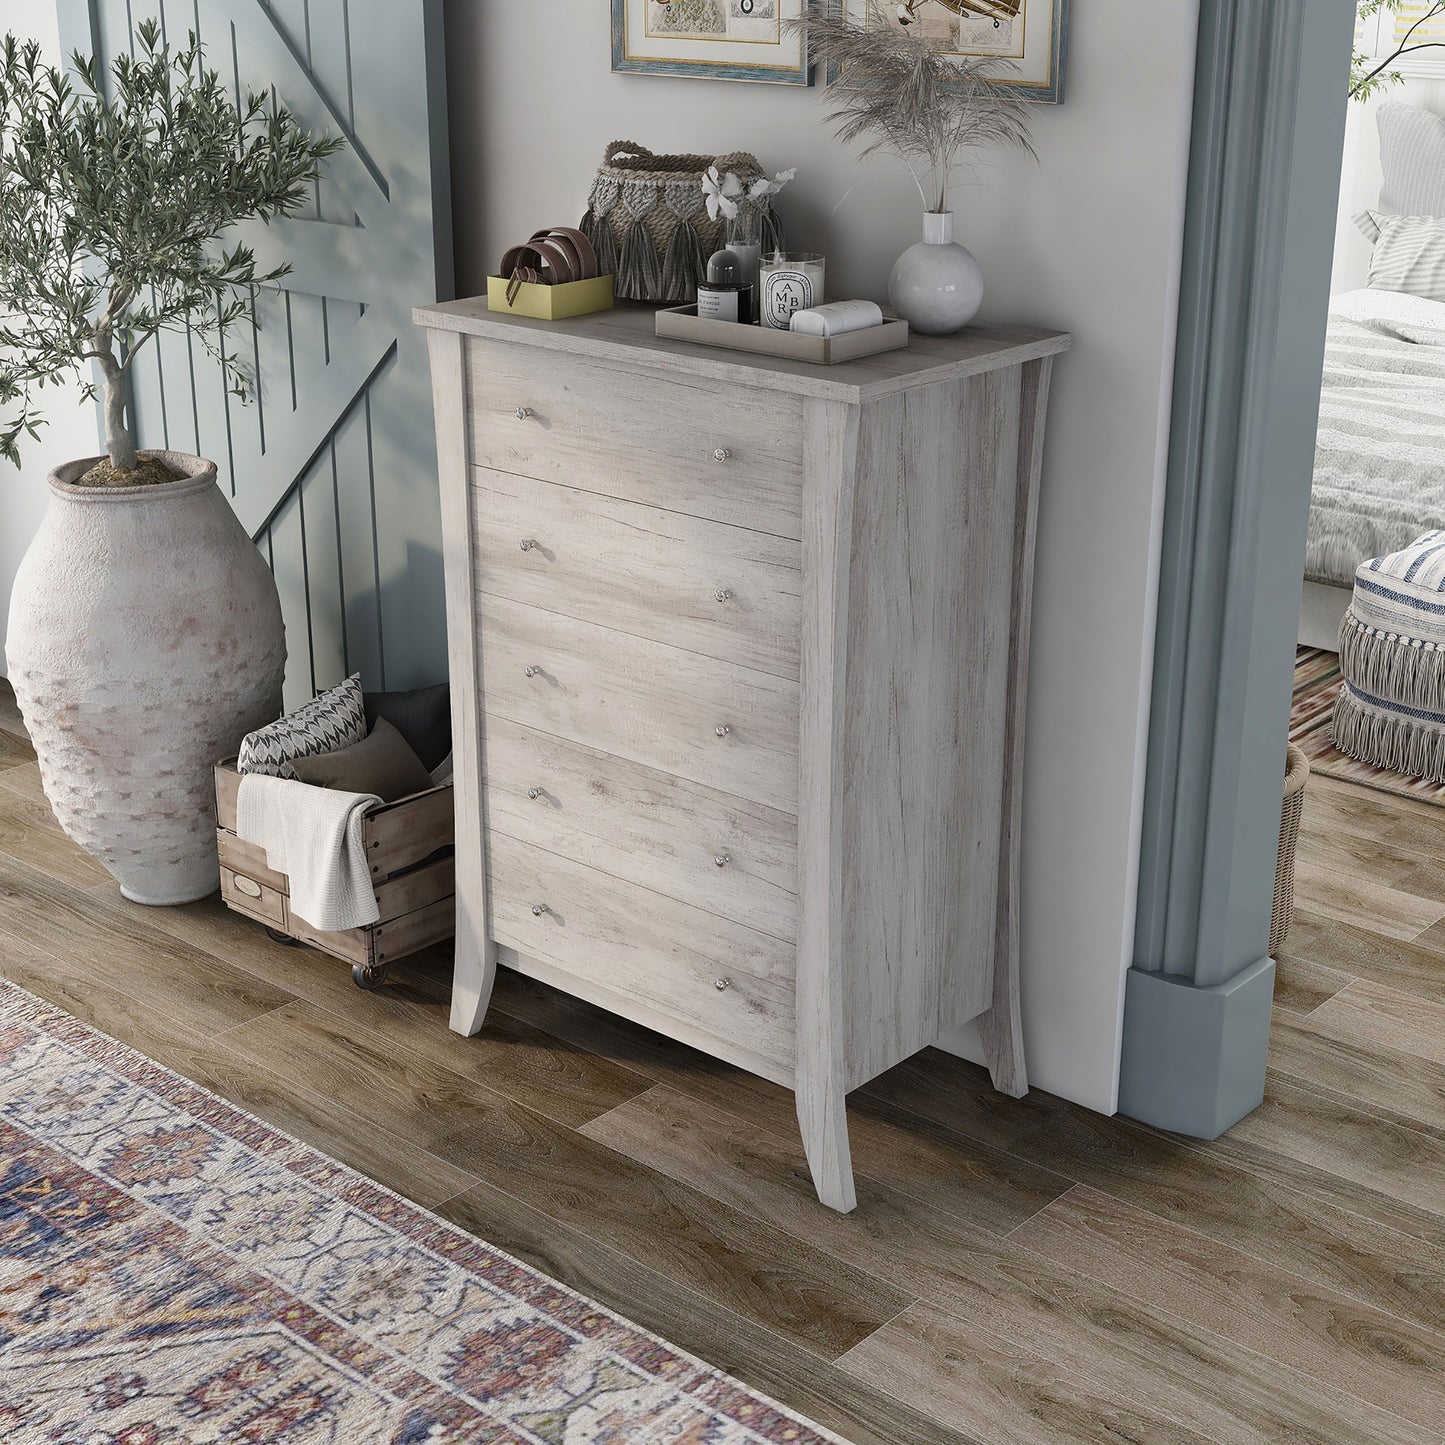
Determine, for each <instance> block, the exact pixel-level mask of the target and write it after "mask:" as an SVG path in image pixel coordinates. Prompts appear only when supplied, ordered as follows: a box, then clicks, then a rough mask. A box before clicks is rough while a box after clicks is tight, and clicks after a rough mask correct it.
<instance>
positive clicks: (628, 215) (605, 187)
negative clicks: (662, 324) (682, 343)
mask: <svg viewBox="0 0 1445 1445" xmlns="http://www.w3.org/2000/svg"><path fill="white" fill-rule="evenodd" d="M709 166H716V167H717V168H718V173H719V174H721V175H726V174H727V172H728V171H734V172H736V173H737V177H738V179H739V180H740V181H741V182H742V183H743V185H744V186H745V187H746V186H750V185H751V184H752V183H753V182H754V181H755V180H757V179H758V178H759V177H761V176H762V175H763V174H764V171H763V168H762V166H760V165H759V164H758V161H757V157H756V156H750V155H748V154H747V153H746V152H745V151H734V152H733V153H732V154H731V155H725V156H689V155H673V156H659V155H654V154H653V153H652V152H651V151H650V150H648V149H647V147H646V146H640V145H638V144H637V142H636V141H626V140H615V141H613V142H612V144H611V145H609V146H608V147H607V150H606V152H605V153H604V155H603V158H602V164H601V166H599V167H598V169H597V178H596V179H595V180H594V181H593V182H592V190H591V193H590V194H589V195H588V197H587V214H586V215H585V216H583V217H582V220H581V221H580V222H579V224H578V227H577V229H578V230H580V231H581V232H582V233H583V234H584V235H585V236H586V237H587V239H588V240H589V241H591V242H592V247H593V249H594V250H595V251H596V252H597V269H598V271H600V272H601V273H602V274H603V275H606V274H607V273H609V272H611V273H612V275H613V276H614V277H615V280H614V282H613V291H614V294H615V295H617V296H618V297H620V298H622V299H623V300H627V301H651V302H654V303H657V304H660V305H678V304H680V303H682V302H685V301H695V300H696V299H697V283H698V282H699V281H701V280H703V279H704V276H705V273H706V268H707V258H708V257H709V256H711V255H712V253H713V252H714V251H720V250H721V249H722V248H723V244H724V241H725V238H726V235H727V222H726V221H725V220H724V219H723V218H722V217H721V216H719V217H718V219H717V220H715V221H714V220H710V219H709V218H708V214H707V204H706V198H705V197H704V195H703V190H702V176H703V172H704V171H706V170H707V168H708V167H709ZM762 220H763V238H762V239H763V250H764V251H765V252H767V251H772V250H781V249H782V243H783V238H782V233H781V231H780V229H779V227H778V224H777V217H776V216H775V214H774V213H773V211H772V208H771V207H765V208H764V210H763V217H762Z"/></svg>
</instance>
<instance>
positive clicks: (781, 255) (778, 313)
mask: <svg viewBox="0 0 1445 1445" xmlns="http://www.w3.org/2000/svg"><path fill="white" fill-rule="evenodd" d="M758 291H759V301H758V309H759V312H760V313H761V315H760V317H759V319H760V320H761V321H762V324H763V325H764V326H771V327H773V328H774V330H779V331H786V330H787V329H788V323H789V322H790V321H791V320H792V319H793V312H795V311H804V310H806V309H807V308H808V307H809V306H821V305H822V303H823V257H822V256H820V255H818V254H817V252H815V251H775V252H774V253H773V254H772V255H771V256H764V257H763V259H762V262H761V264H760V265H759V267H758Z"/></svg>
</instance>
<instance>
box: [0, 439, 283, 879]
mask: <svg viewBox="0 0 1445 1445" xmlns="http://www.w3.org/2000/svg"><path fill="white" fill-rule="evenodd" d="M149 455H153V456H158V457H160V458H161V459H162V460H163V461H165V462H168V463H169V464H170V465H171V467H172V468H173V469H174V470H175V471H178V472H180V473H181V474H182V479H181V480H179V481H175V482H170V483H166V484H162V485H159V486H144V487H118V488H104V489H97V488H89V487H77V486H74V485H72V484H73V482H74V481H75V479H76V478H78V477H80V476H81V475H83V474H84V473H85V471H86V470H87V469H88V468H89V467H90V466H92V465H93V463H94V462H95V461H96V460H97V459H96V458H94V457H92V458H89V459H87V460H84V461H77V462H71V463H69V464H68V465H66V466H63V467H59V468H57V469H56V470H55V471H53V472H52V473H51V474H50V490H51V493H52V496H51V502H50V508H49V510H48V512H47V513H46V515H45V520H44V522H43V523H42V524H41V527H40V531H39V533H38V534H37V536H36V538H35V541H34V542H33V543H32V544H31V547H30V550H29V551H28V552H27V553H26V554H25V558H24V560H23V561H22V562H21V564H20V570H19V572H18V573H17V574H16V577H15V590H14V594H13V596H12V599H11V604H10V630H9V635H8V636H7V638H6V640H5V656H6V661H7V663H8V666H9V672H10V681H11V683H12V684H13V685H14V688H15V696H16V699H17V700H18V702H19V704H20V711H21V713H22V714H23V715H24V718H25V725H26V727H27V728H28V729H29V732H30V737H31V741H32V742H33V743H34V745H35V751H36V754H37V755H38V757H39V760H40V776H41V779H42V781H43V782H44V785H45V793H46V796H47V797H48V798H49V799H50V802H51V804H52V806H53V807H54V809H55V814H56V816H57V817H58V818H59V819H60V822H61V825H62V826H63V827H64V829H65V831H66V832H67V833H68V834H69V835H70V836H71V837H72V838H73V839H74V840H75V841H76V842H77V843H79V844H80V846H81V847H82V848H84V849H85V850H86V852H88V853H89V854H90V855H91V856H92V857H94V858H96V859H98V860H99V861H100V862H101V863H103V864H104V865H105V866H106V867H107V868H108V869H109V870H110V871H111V873H113V874H114V875H115V878H116V881H117V882H118V883H119V884H120V888H121V892H122V893H124V894H125V896H126V897H127V898H131V899H134V900H135V901H136V902H137V903H156V904H167V903H185V902H188V901H190V900H191V899H195V898H203V897H205V896H206V894H208V893H211V892H214V891H215V889H216V888H217V886H218V884H219V881H220V874H219V865H218V863H217V860H216V832H215V829H216V821H215V791H214V783H213V779H212V771H211V770H212V767H213V765H214V764H215V763H216V761H217V760H218V759H220V758H222V757H226V756H229V755H230V754H232V753H234V752H235V751H236V748H237V745H238V744H239V743H240V741H241V738H242V737H243V736H244V735H245V734H246V733H248V732H249V731H251V729H252V728H255V727H259V726H261V725H262V724H263V723H267V722H270V721H271V720H272V719H273V718H275V717H276V716H277V715H278V714H279V713H280V710H281V674H282V669H283V667H284V664H285V660H286V643H285V633H284V630H283V627H282V622H281V604H280V601H279V599H278V598H277V596H276V584H275V582H274V581H273V580H272V578H271V573H270V571H269V570H268V569H267V567H266V564H265V562H264V561H262V559H261V555H260V553H259V552H258V551H257V550H256V548H255V546H254V544H253V543H252V541H251V539H250V537H248V536H247V535H246V531H245V529H244V528H243V527H242V526H241V524H240V522H239V521H238V520H237V519H236V514H235V513H234V512H233V511H232V510H231V507H230V505H229V503H228V502H227V501H226V499H225V498H224V497H223V496H222V495H221V492H220V490H219V488H217V486H216V468H215V464H214V463H212V462H208V461H203V460H202V459H201V458H200V457H193V456H188V455H186V454H185V453H183V452H154V453H150V454H149Z"/></svg>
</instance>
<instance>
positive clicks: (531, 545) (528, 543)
mask: <svg viewBox="0 0 1445 1445" xmlns="http://www.w3.org/2000/svg"><path fill="white" fill-rule="evenodd" d="M522 550H523V551H524V552H535V551H536V550H537V539H536V538H535V537H523V538H522Z"/></svg>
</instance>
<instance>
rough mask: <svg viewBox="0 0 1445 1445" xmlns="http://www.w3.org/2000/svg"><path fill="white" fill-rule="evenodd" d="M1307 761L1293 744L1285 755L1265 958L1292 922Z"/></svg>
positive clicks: (1275, 950)
mask: <svg viewBox="0 0 1445 1445" xmlns="http://www.w3.org/2000/svg"><path fill="white" fill-rule="evenodd" d="M1309 779H1310V760H1309V759H1308V758H1307V757H1305V755H1304V754H1303V753H1302V752H1301V751H1300V750H1299V749H1298V748H1297V747H1295V745H1294V744H1293V743H1291V744H1290V745H1289V749H1288V752H1287V754H1286V762H1285V773H1284V804H1283V806H1282V808H1281V809H1280V815H1279V853H1278V855H1277V857H1276V860H1275V869H1274V916H1273V917H1272V918H1271V919H1270V924H1269V956H1270V957H1271V958H1274V957H1275V956H1276V955H1277V954H1278V953H1279V950H1280V947H1281V945H1282V944H1283V943H1284V939H1285V934H1287V933H1288V932H1289V926H1290V923H1291V922H1292V921H1293V919H1294V855H1295V848H1296V847H1297V846H1298V844H1299V825H1300V817H1301V815H1302V814H1303V813H1304V806H1305V784H1306V783H1307V782H1309Z"/></svg>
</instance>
